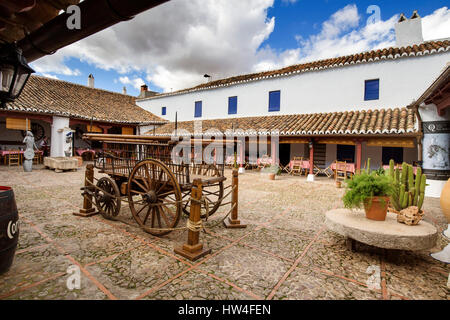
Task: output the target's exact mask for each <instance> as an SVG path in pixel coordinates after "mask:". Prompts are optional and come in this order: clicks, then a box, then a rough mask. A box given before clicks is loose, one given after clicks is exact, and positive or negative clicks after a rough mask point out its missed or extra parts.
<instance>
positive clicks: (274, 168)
mask: <svg viewBox="0 0 450 320" xmlns="http://www.w3.org/2000/svg"><path fill="white" fill-rule="evenodd" d="M263 172H266V173H268V174H269V179H270V180H275V176H276V175H279V174H281V168H280V166H279V165H278V164H272V165H271V166H270V167H267V168H264V169H263Z"/></svg>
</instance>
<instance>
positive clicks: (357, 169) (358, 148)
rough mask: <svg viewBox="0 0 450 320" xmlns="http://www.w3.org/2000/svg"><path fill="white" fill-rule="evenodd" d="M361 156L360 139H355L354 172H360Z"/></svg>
mask: <svg viewBox="0 0 450 320" xmlns="http://www.w3.org/2000/svg"><path fill="white" fill-rule="evenodd" d="M361 158H362V144H361V141H356V173H358V174H359V173H360V172H361Z"/></svg>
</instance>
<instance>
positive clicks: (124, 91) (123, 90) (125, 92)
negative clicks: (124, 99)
mask: <svg viewBox="0 0 450 320" xmlns="http://www.w3.org/2000/svg"><path fill="white" fill-rule="evenodd" d="M122 94H127V87H125V86H123V89H122Z"/></svg>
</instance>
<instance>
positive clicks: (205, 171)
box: [183, 164, 223, 218]
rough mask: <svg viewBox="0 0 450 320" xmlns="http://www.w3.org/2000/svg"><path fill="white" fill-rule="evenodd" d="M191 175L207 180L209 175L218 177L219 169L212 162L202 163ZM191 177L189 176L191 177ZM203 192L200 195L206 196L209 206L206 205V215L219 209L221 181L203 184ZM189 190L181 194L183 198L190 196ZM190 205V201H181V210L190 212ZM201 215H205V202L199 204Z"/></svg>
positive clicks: (221, 189) (186, 212)
mask: <svg viewBox="0 0 450 320" xmlns="http://www.w3.org/2000/svg"><path fill="white" fill-rule="evenodd" d="M193 171H194V172H193V176H192V177H196V175H199V176H200V177H199V178H202V179H205V180H207V179H208V178H209V177H220V176H221V174H220V171H219V169H218V168H217V166H215V165H214V164H203V165H200V166H199V167H197V168H195V169H194V170H193ZM192 177H191V178H192ZM202 190H203V192H202V195H203V196H204V197H205V198H207V200H208V203H209V206H208V215H212V214H213V213H215V212H216V211H217V209H219V207H220V204H221V203H222V197H223V181H219V182H215V183H212V184H209V185H204V186H203V188H202ZM190 194H191V191H190V190H189V191H188V192H186V193H184V194H183V200H187V199H189V197H188V196H190ZM190 205H191V202H190V201H187V202H185V203H183V212H184V213H185V214H187V215H189V214H190V210H191V208H190ZM200 215H201V217H202V218H205V217H206V207H205V203H204V202H202V205H201V214H200Z"/></svg>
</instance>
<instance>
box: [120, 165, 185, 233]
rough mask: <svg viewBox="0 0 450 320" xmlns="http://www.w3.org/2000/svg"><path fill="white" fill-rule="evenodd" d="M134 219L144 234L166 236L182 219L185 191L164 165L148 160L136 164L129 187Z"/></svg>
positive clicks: (129, 180) (128, 191)
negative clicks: (182, 195) (182, 196)
mask: <svg viewBox="0 0 450 320" xmlns="http://www.w3.org/2000/svg"><path fill="white" fill-rule="evenodd" d="M127 187H128V190H127V194H128V201H129V204H130V210H131V213H132V214H133V217H134V219H135V220H136V222H137V223H139V225H140V226H141V227H142V229H144V231H146V232H148V233H150V234H153V235H155V236H162V235H165V234H168V233H169V232H171V230H158V229H166V228H175V227H176V226H177V224H178V221H179V220H180V216H181V210H182V209H181V190H180V185H179V184H178V181H177V180H176V178H175V175H174V174H173V173H172V172H171V171H170V169H169V168H168V167H167V166H166V165H165V164H164V163H162V162H161V161H159V160H155V159H146V160H143V161H140V162H139V163H137V164H136V166H135V167H134V168H133V170H132V171H131V173H130V176H129V178H128V184H127Z"/></svg>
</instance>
